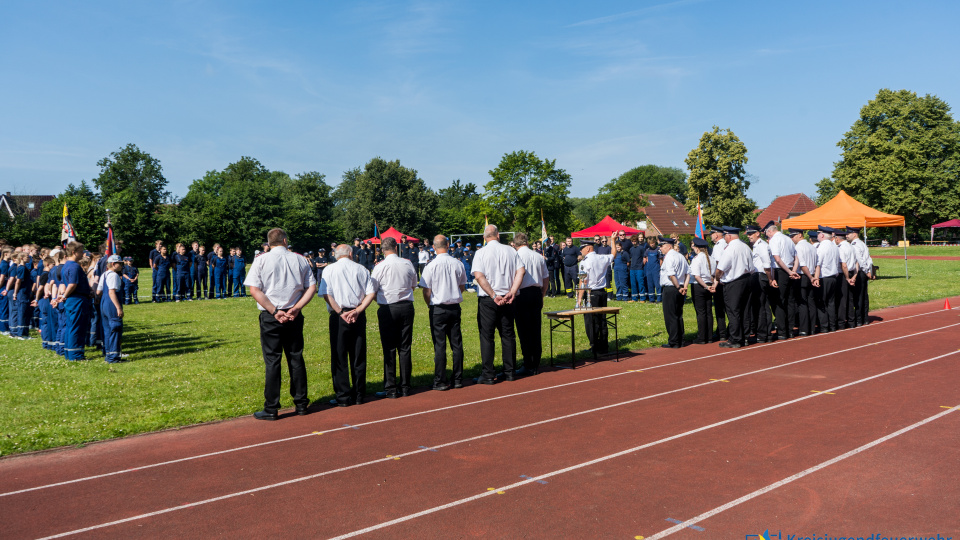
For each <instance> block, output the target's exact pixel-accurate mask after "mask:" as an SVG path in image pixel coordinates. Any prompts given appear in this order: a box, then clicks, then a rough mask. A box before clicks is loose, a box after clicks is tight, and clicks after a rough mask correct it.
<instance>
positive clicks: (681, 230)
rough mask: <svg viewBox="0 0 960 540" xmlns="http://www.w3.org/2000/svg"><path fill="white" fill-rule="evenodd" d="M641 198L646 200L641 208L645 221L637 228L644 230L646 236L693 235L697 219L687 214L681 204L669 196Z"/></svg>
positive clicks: (646, 195) (652, 194)
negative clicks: (645, 217) (645, 204)
mask: <svg viewBox="0 0 960 540" xmlns="http://www.w3.org/2000/svg"><path fill="white" fill-rule="evenodd" d="M643 197H644V198H645V199H646V200H647V206H644V207H643V213H644V214H646V215H647V220H646V222H645V223H644V222H641V223H640V226H639V227H637V228H638V229H646V235H647V236H651V235H658V234H662V235H664V236H669V235H671V234H673V233H677V234H693V233H694V229H695V228H696V226H697V218H695V217H693V216H691V215H690V214H689V213H687V210H686V209H685V208H684V207H683V204H682V203H680V202H679V201H677V200H676V199H674V198H673V197H671V196H670V195H659V194H656V193H649V194H644V195H643Z"/></svg>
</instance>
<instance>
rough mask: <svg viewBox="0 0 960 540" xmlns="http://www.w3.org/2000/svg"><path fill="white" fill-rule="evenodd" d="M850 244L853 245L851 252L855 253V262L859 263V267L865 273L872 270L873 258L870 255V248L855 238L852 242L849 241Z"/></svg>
mask: <svg viewBox="0 0 960 540" xmlns="http://www.w3.org/2000/svg"><path fill="white" fill-rule="evenodd" d="M850 245H851V246H852V247H853V252H854V253H856V255H857V264H859V265H860V269H861V270H863V271H864V272H866V273H867V274H869V273H871V272H872V270H873V258H872V257H870V250H869V249H868V248H867V244H865V243H864V242H863V240H860V239H859V238H857V239H856V240H854V241H853V242H850Z"/></svg>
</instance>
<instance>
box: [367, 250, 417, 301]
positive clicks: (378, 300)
mask: <svg viewBox="0 0 960 540" xmlns="http://www.w3.org/2000/svg"><path fill="white" fill-rule="evenodd" d="M417 261H419V262H420V264H427V263H428V262H430V252H429V251H427V250H425V249H421V250H420V253H417ZM377 303H379V300H378V301H377Z"/></svg>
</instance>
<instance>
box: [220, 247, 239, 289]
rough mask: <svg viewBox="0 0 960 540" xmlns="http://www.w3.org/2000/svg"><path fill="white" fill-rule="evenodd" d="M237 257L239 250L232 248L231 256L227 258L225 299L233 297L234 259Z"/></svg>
mask: <svg viewBox="0 0 960 540" xmlns="http://www.w3.org/2000/svg"><path fill="white" fill-rule="evenodd" d="M236 256H237V248H230V255H228V256H227V291H226V293H225V294H224V295H223V297H224V298H229V297H230V296H233V258H234V257H236Z"/></svg>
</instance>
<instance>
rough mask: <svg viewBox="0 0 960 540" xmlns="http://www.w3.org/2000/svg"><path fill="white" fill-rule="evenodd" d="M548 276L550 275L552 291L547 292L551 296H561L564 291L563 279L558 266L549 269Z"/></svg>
mask: <svg viewBox="0 0 960 540" xmlns="http://www.w3.org/2000/svg"><path fill="white" fill-rule="evenodd" d="M547 274H549V275H550V289H549V290H548V291H547V294H549V295H550V296H556V295H558V294H560V292H561V290H562V289H563V277H562V276H561V275H560V269H559V268H557V267H556V266H554V267H553V268H548V269H547Z"/></svg>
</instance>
